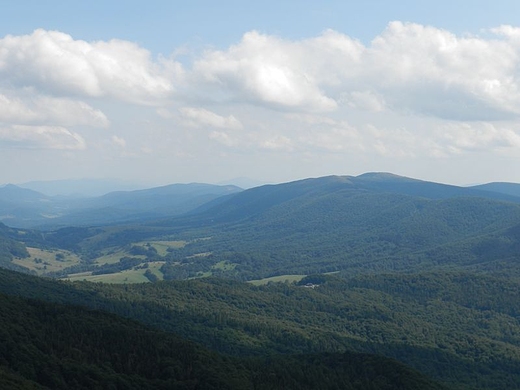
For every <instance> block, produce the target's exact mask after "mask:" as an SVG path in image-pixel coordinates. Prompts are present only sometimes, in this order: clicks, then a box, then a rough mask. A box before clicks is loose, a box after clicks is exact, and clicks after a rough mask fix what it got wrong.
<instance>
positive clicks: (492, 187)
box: [470, 182, 520, 197]
mask: <svg viewBox="0 0 520 390" xmlns="http://www.w3.org/2000/svg"><path fill="white" fill-rule="evenodd" d="M470 188H472V189H476V190H479V191H488V192H495V193H500V194H506V195H511V196H515V197H520V184H518V183H500V182H496V183H487V184H481V185H478V186H472V187H470Z"/></svg>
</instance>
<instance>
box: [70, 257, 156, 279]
mask: <svg viewBox="0 0 520 390" xmlns="http://www.w3.org/2000/svg"><path fill="white" fill-rule="evenodd" d="M163 264H164V262H163V261H152V262H149V263H148V268H141V269H130V270H125V271H121V272H118V273H115V274H105V275H92V273H91V272H81V273H79V274H71V275H69V277H68V278H66V280H70V281H79V280H82V281H87V282H94V283H96V282H97V283H116V284H126V283H148V282H149V280H148V278H147V277H146V276H144V273H145V272H146V270H147V269H149V270H150V271H151V272H152V273H153V274H155V275H156V276H157V277H158V278H159V280H162V279H163V274H162V272H161V270H160V268H161V267H162V265H163Z"/></svg>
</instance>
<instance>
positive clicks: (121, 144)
mask: <svg viewBox="0 0 520 390" xmlns="http://www.w3.org/2000/svg"><path fill="white" fill-rule="evenodd" d="M111 140H112V143H113V144H114V145H116V146H118V147H120V148H122V149H124V148H126V140H125V139H124V138H121V137H118V136H117V135H113V136H112V138H111Z"/></svg>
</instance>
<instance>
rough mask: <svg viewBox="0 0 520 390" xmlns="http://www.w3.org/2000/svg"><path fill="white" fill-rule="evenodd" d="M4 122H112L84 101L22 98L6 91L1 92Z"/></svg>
mask: <svg viewBox="0 0 520 390" xmlns="http://www.w3.org/2000/svg"><path fill="white" fill-rule="evenodd" d="M0 122H4V123H13V124H47V125H48V124H54V125H61V126H74V125H87V126H94V127H107V126H108V125H109V121H108V119H107V117H106V116H105V114H104V113H103V112H102V111H100V110H96V109H94V108H93V107H91V106H90V105H88V104H86V103H84V102H81V101H77V100H71V99H65V98H54V97H49V96H31V97H27V96H25V97H23V98H20V97H10V96H6V95H3V94H0Z"/></svg>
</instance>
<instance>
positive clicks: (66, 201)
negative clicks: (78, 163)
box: [0, 183, 241, 228]
mask: <svg viewBox="0 0 520 390" xmlns="http://www.w3.org/2000/svg"><path fill="white" fill-rule="evenodd" d="M240 191H241V189H240V188H238V187H235V186H217V185H211V184H198V183H191V184H172V185H168V186H163V187H156V188H151V189H146V190H135V191H119V192H111V193H109V194H106V195H103V196H100V197H92V198H78V197H75V196H72V197H65V196H46V195H43V194H41V193H39V192H36V191H33V190H29V189H26V188H21V187H18V186H15V185H7V186H4V187H0V221H3V222H5V223H6V224H8V225H10V226H16V227H22V228H29V227H45V228H49V227H60V226H67V225H74V226H85V225H99V224H111V223H112V224H113V223H118V222H119V223H120V222H127V221H140V220H146V219H152V218H160V217H165V216H173V215H179V214H183V213H186V212H188V211H191V210H193V209H195V208H197V207H199V206H201V205H203V204H204V203H206V202H209V201H211V200H213V199H216V198H218V197H221V196H224V195H228V194H232V193H236V192H240Z"/></svg>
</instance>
